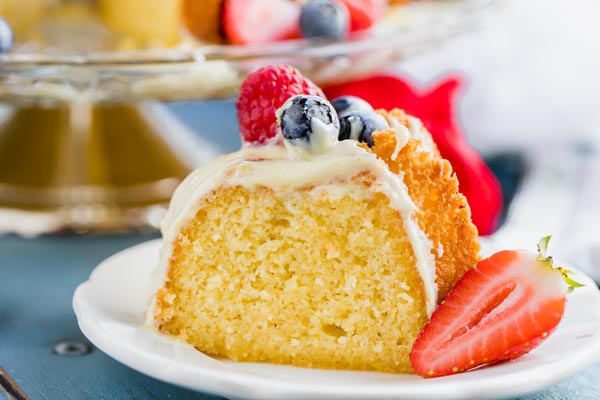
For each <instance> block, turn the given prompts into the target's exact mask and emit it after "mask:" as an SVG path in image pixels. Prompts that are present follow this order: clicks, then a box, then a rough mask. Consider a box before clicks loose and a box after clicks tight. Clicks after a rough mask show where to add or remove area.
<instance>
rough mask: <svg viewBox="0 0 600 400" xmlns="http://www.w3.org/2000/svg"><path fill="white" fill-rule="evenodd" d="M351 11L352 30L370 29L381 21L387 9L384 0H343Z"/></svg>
mask: <svg viewBox="0 0 600 400" xmlns="http://www.w3.org/2000/svg"><path fill="white" fill-rule="evenodd" d="M341 1H342V3H344V4H345V5H346V7H348V11H349V12H350V31H351V32H355V31H362V30H364V29H369V28H370V27H372V26H373V25H374V24H375V22H377V21H379V20H380V19H381V17H382V16H383V13H384V11H385V7H386V2H385V1H383V0H341Z"/></svg>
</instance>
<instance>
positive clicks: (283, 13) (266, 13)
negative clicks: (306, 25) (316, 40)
mask: <svg viewBox="0 0 600 400" xmlns="http://www.w3.org/2000/svg"><path fill="white" fill-rule="evenodd" d="M300 11H301V8H300V4H298V3H295V2H293V1H291V0H225V2H224V3H223V29H224V31H225V35H226V36H227V39H228V40H229V41H230V42H231V43H233V44H248V43H267V42H274V41H278V40H285V39H293V38H298V37H300V23H299V20H300Z"/></svg>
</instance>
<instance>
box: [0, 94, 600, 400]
mask: <svg viewBox="0 0 600 400" xmlns="http://www.w3.org/2000/svg"><path fill="white" fill-rule="evenodd" d="M178 111H181V112H184V113H188V114H189V113H190V112H191V113H194V114H196V116H197V113H202V114H203V118H199V120H201V121H203V122H202V124H201V125H198V126H197V127H196V128H197V129H199V130H200V131H213V132H219V134H220V136H219V137H215V138H214V139H215V141H216V142H218V144H219V145H220V146H221V149H222V150H223V151H231V150H233V149H235V148H236V147H237V146H238V143H239V142H238V139H237V137H236V136H235V135H234V134H231V131H235V130H236V128H235V118H234V117H233V115H234V110H233V105H232V103H231V102H228V103H225V104H216V105H208V106H206V105H205V106H204V107H202V108H198V109H190V108H189V107H187V108H186V107H185V106H182V108H181V109H180V110H178ZM223 113H226V114H228V115H229V118H226V117H224V115H223ZM155 237H156V235H141V234H131V235H118V236H75V235H67V236H52V237H41V238H37V239H24V238H18V237H14V236H4V237H0V397H2V393H3V391H4V394H5V395H6V396H7V397H8V398H16V399H26V398H31V399H52V400H54V399H65V400H69V399H110V400H119V399H182V400H186V399H196V400H197V399H217V398H218V397H214V396H210V395H207V394H201V393H195V392H191V391H188V390H185V389H181V388H178V387H175V386H172V385H170V384H167V383H162V382H159V381H157V380H154V379H152V378H149V377H146V376H144V375H142V374H140V373H137V372H135V371H133V370H131V369H129V368H127V367H125V366H123V365H121V364H119V363H118V362H116V361H114V360H112V359H111V358H109V357H108V356H106V355H105V354H103V353H102V352H101V351H99V350H97V349H94V348H93V346H91V345H90V344H89V343H88V342H87V341H86V339H85V337H84V336H83V335H82V334H81V332H80V330H79V328H78V326H77V322H76V320H75V315H74V314H73V311H72V308H71V298H72V295H73V291H74V290H75V287H76V286H77V285H78V284H79V283H81V282H83V281H84V280H86V279H87V277H88V276H89V274H90V272H91V271H92V269H93V268H94V267H95V266H96V265H97V264H98V262H100V261H101V260H102V259H104V258H106V257H108V256H109V255H111V254H113V253H115V252H117V251H119V250H122V249H124V248H126V247H129V246H132V245H134V244H136V243H139V242H142V241H146V240H150V239H154V238H155ZM507 385H510V382H507ZM522 399H527V400H534V399H535V400H538V399H539V400H541V399H549V400H571V399H573V400H576V399H577V400H579V399H600V364H598V365H596V366H595V367H592V368H589V369H587V370H585V371H583V372H581V373H579V374H577V375H576V376H574V377H572V378H570V379H568V380H566V381H564V382H562V383H559V384H557V385H554V386H552V387H549V388H547V389H546V390H544V391H542V392H539V393H535V394H531V395H529V396H525V397H522Z"/></svg>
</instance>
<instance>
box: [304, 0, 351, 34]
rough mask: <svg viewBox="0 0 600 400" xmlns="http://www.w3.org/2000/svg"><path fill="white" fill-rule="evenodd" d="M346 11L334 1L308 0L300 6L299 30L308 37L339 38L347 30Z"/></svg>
mask: <svg viewBox="0 0 600 400" xmlns="http://www.w3.org/2000/svg"><path fill="white" fill-rule="evenodd" d="M348 21H349V17H348V13H347V12H346V10H345V9H343V8H341V7H340V6H339V5H337V4H336V3H335V2H334V1H331V0H310V1H309V2H308V3H306V4H305V5H304V7H302V12H301V14H300V30H301V31H302V35H303V36H304V37H306V38H309V39H315V38H325V39H339V38H341V37H343V36H344V35H345V34H346V32H348Z"/></svg>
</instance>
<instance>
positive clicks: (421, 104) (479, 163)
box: [325, 75, 502, 235]
mask: <svg viewBox="0 0 600 400" xmlns="http://www.w3.org/2000/svg"><path fill="white" fill-rule="evenodd" d="M461 86H462V80H461V79H460V78H459V77H456V76H450V77H447V78H445V79H443V80H442V81H441V82H439V83H438V84H437V85H435V86H433V87H431V88H429V89H427V90H418V89H417V88H415V87H414V86H413V85H412V84H411V83H410V82H408V81H407V80H405V79H402V78H400V77H396V76H383V75H382V76H375V77H371V78H367V79H361V80H356V81H352V82H347V83H343V84H339V85H334V86H329V87H327V88H325V94H326V95H327V97H328V98H330V99H334V98H336V97H338V96H347V95H352V96H356V97H360V98H362V99H364V100H366V101H368V102H369V103H371V105H372V106H373V107H374V108H385V109H388V110H389V109H392V108H394V107H398V108H402V109H404V110H405V111H406V112H407V113H408V114H411V115H414V116H415V117H418V118H420V119H421V120H422V121H423V124H424V125H425V127H426V128H427V129H428V130H429V132H431V135H432V136H433V139H434V141H435V143H436V144H437V146H438V148H439V150H440V153H441V154H442V157H444V158H446V159H447V160H448V161H450V163H451V164H452V167H453V169H454V171H455V172H456V176H457V177H458V180H459V182H460V191H461V192H462V193H463V194H464V195H465V197H466V198H467V201H468V202H469V206H470V207H471V214H472V217H473V223H474V224H475V225H476V226H477V229H478V230H479V234H480V235H489V234H491V233H493V232H494V231H495V230H496V228H497V227H498V221H499V217H500V213H501V211H502V189H501V187H500V184H499V183H498V180H497V179H496V177H495V176H494V174H493V173H492V172H491V171H490V169H489V168H488V167H487V165H486V164H485V163H484V162H483V159H482V158H481V156H480V155H479V153H478V152H477V151H476V150H475V149H473V148H472V147H471V146H470V145H469V144H468V143H467V141H466V139H465V136H464V134H463V132H462V130H461V127H460V125H459V124H458V123H457V121H456V109H455V105H456V101H457V96H456V94H457V92H458V89H459V88H460V87H461Z"/></svg>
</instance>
